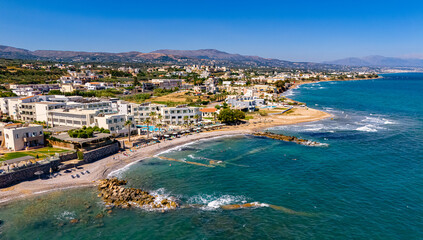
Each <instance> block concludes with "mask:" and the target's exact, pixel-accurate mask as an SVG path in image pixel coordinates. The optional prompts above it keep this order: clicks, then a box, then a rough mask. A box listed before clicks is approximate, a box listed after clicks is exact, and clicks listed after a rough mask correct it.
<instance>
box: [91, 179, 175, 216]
mask: <svg viewBox="0 0 423 240" xmlns="http://www.w3.org/2000/svg"><path fill="white" fill-rule="evenodd" d="M123 185H126V181H125V180H119V179H117V178H113V179H103V180H100V182H99V185H98V190H99V192H100V193H99V194H98V196H99V197H101V198H102V199H103V201H104V202H105V203H106V204H107V205H112V206H116V207H120V208H130V207H132V206H138V207H150V208H161V209H163V208H167V209H175V208H177V207H179V205H178V204H177V203H176V202H174V201H171V200H169V199H163V200H162V201H161V202H160V203H155V199H156V197H155V196H153V195H150V194H149V193H148V192H145V191H143V190H141V189H136V188H125V187H124V186H123ZM108 209H110V208H108Z"/></svg>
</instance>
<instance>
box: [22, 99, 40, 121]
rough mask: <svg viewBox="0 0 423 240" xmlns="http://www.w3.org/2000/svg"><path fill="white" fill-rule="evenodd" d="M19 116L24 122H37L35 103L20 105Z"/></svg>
mask: <svg viewBox="0 0 423 240" xmlns="http://www.w3.org/2000/svg"><path fill="white" fill-rule="evenodd" d="M18 108H19V114H18V117H17V118H18V119H20V120H22V121H24V122H33V121H35V120H36V117H37V114H36V111H35V102H29V103H20V104H19V105H18Z"/></svg>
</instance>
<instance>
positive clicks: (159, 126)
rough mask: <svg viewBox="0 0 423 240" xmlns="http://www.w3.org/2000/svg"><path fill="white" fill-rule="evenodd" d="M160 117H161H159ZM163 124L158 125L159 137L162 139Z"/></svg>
mask: <svg viewBox="0 0 423 240" xmlns="http://www.w3.org/2000/svg"><path fill="white" fill-rule="evenodd" d="M159 116H160V115H159ZM162 126H163V125H162V124H161V123H158V124H157V127H158V128H159V137H160V138H161V136H162V131H161V129H162Z"/></svg>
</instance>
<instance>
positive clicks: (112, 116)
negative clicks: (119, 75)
mask: <svg viewBox="0 0 423 240" xmlns="http://www.w3.org/2000/svg"><path fill="white" fill-rule="evenodd" d="M0 111H1V114H2V115H3V116H8V117H10V119H11V120H17V121H21V122H24V123H27V124H24V125H23V126H20V125H19V127H16V126H17V125H10V124H3V126H0V135H1V136H3V142H4V143H5V142H7V141H8V139H9V138H8V136H9V137H12V136H13V139H15V140H16V139H18V138H19V139H21V140H22V141H21V142H26V141H25V139H26V140H27V142H26V144H17V145H15V144H12V143H6V144H4V147H6V148H7V149H11V150H21V149H24V148H25V147H32V146H35V145H38V144H43V142H42V141H40V140H38V139H34V140H29V138H28V137H25V134H21V133H16V134H15V132H14V131H16V132H17V131H28V132H36V133H39V132H41V133H42V126H41V125H33V124H30V123H34V122H35V123H37V122H38V123H40V124H44V125H46V126H48V127H49V128H55V127H62V129H69V130H70V129H76V128H82V127H83V126H87V127H89V126H92V127H94V126H98V127H99V128H104V129H107V130H109V131H110V133H111V134H112V135H113V136H125V135H127V134H128V132H129V129H130V128H131V129H132V130H133V131H137V129H136V125H142V124H145V123H146V122H147V121H149V122H150V123H161V124H166V125H181V124H187V123H193V122H198V121H201V119H202V112H201V111H200V108H199V107H189V106H186V105H181V106H176V107H168V106H166V105H163V104H152V103H144V104H136V103H130V102H126V101H122V100H119V99H114V98H110V99H98V98H83V97H81V96H63V95H35V96H29V97H5V98H0ZM128 120H129V121H131V122H132V125H131V126H130V127H129V126H127V121H128ZM63 127H65V128H63ZM3 129H4V130H3ZM7 129H12V130H7ZM23 129H25V130H23ZM39 129H41V131H39ZM6 130H7V131H12V132H11V133H10V134H9V135H7V136H6V135H5V134H4V133H5V132H6ZM36 136H38V135H36ZM24 138H25V139H24ZM10 139H12V138H10ZM35 140H37V141H35Z"/></svg>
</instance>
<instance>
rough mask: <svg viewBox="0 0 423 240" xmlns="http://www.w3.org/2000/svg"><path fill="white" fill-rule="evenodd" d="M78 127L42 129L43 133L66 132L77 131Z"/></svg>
mask: <svg viewBox="0 0 423 240" xmlns="http://www.w3.org/2000/svg"><path fill="white" fill-rule="evenodd" d="M77 128H78V127H71V126H57V127H52V128H46V129H44V131H45V132H67V131H69V130H73V129H77Z"/></svg>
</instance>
